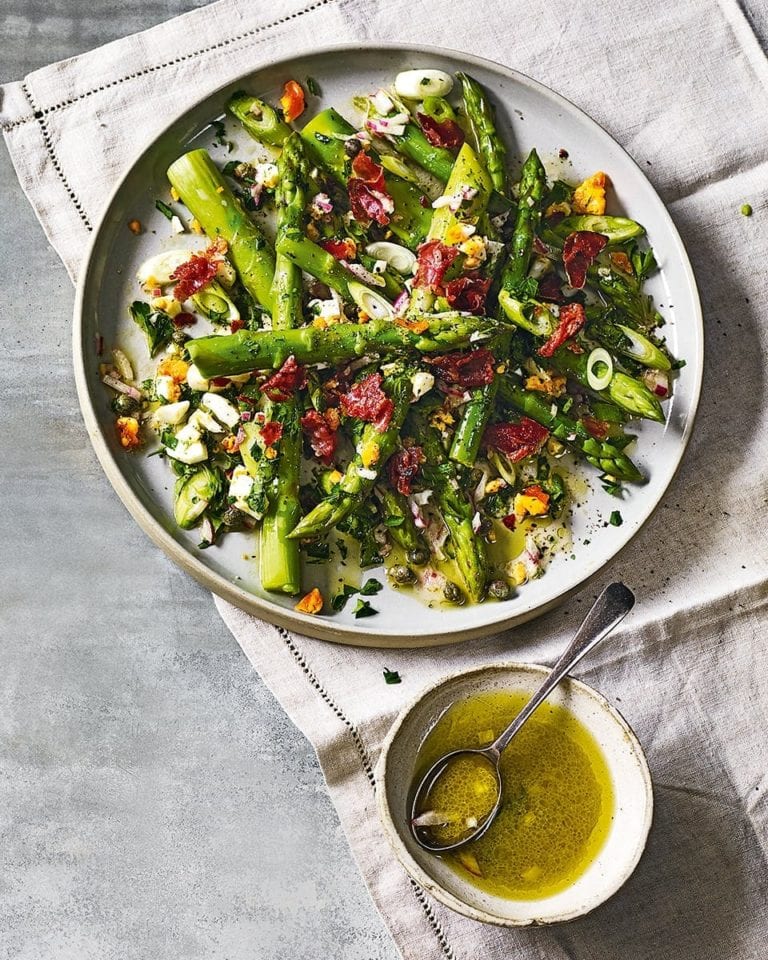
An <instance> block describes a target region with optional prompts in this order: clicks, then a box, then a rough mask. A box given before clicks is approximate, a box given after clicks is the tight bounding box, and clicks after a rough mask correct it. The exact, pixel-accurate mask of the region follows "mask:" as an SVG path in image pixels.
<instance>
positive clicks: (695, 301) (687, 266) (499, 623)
mask: <svg viewBox="0 0 768 960" xmlns="http://www.w3.org/2000/svg"><path fill="white" fill-rule="evenodd" d="M382 51H404V52H407V53H416V54H419V53H423V54H427V55H430V56H435V57H445V58H448V59H452V60H460V61H463V62H464V63H467V64H471V65H476V66H480V67H482V68H484V69H487V70H489V71H491V72H495V73H499V74H501V75H503V76H505V77H506V78H507V79H509V80H512V81H514V82H517V83H520V84H522V85H523V86H526V87H529V88H531V89H533V90H534V91H535V92H537V93H539V94H543V95H544V96H545V97H547V98H549V99H550V100H552V101H554V102H555V103H559V104H560V105H562V106H565V107H566V108H567V109H568V110H569V111H575V112H576V113H577V114H578V116H579V119H580V121H582V122H584V123H586V124H587V125H588V126H591V127H592V128H593V130H594V131H597V132H598V133H599V134H600V135H601V136H604V137H607V138H608V139H609V140H610V141H611V142H612V143H613V144H614V146H615V147H616V148H617V149H618V150H619V151H620V152H621V153H622V154H623V155H624V157H625V158H626V159H627V160H628V161H629V162H630V163H631V164H632V165H633V166H634V167H635V168H636V170H637V171H638V172H639V174H640V175H641V177H642V178H643V180H644V181H645V182H646V183H647V185H648V187H649V188H650V189H651V190H652V192H653V194H654V195H655V196H656V198H657V200H658V201H659V204H660V206H661V208H662V216H663V217H664V219H665V220H666V225H667V229H668V230H669V232H670V236H671V238H672V240H673V243H674V247H675V255H676V256H677V258H678V260H679V263H680V265H681V267H682V269H683V273H684V275H685V279H686V283H687V286H688V290H689V292H690V295H691V302H692V306H693V316H692V317H689V318H688V320H689V322H691V323H692V324H693V326H694V327H695V334H696V342H697V347H698V351H697V352H698V357H697V360H698V362H697V364H696V366H695V367H693V364H690V361H689V364H690V366H691V367H693V369H692V371H691V372H692V373H693V374H694V379H693V382H692V386H691V400H690V405H689V407H688V409H687V411H686V412H687V419H686V425H685V428H684V430H683V432H682V435H681V437H680V441H679V445H678V447H677V450H676V452H675V463H674V465H673V467H672V470H671V472H670V474H669V478H668V480H667V483H666V484H665V486H664V487H663V488H662V489H661V490H660V491H659V493H658V495H657V496H656V498H655V499H654V500H653V502H652V503H651V504H650V506H649V508H648V509H647V511H646V514H645V516H644V517H643V519H642V520H641V522H640V523H639V524H638V526H637V527H636V528H635V529H634V530H633V531H632V533H631V534H630V536H629V538H628V539H627V540H626V541H625V542H624V543H623V544H621V545H620V546H618V547H617V548H616V549H615V550H614V551H613V552H611V553H610V554H609V555H608V556H607V557H605V558H604V559H602V560H601V561H600V562H599V563H597V564H592V565H591V566H590V567H588V568H587V570H586V572H585V573H584V575H583V577H582V578H581V579H580V580H579V581H578V583H576V584H574V585H573V586H570V587H566V588H563V589H561V590H558V591H557V592H556V593H555V594H554V595H553V596H552V597H551V598H550V599H548V600H546V601H544V602H542V603H539V604H537V605H535V606H534V607H529V608H527V609H525V610H521V611H518V612H516V613H512V614H510V615H509V616H507V617H504V616H501V617H500V618H499V619H498V620H494V621H493V622H490V623H482V624H478V625H477V626H472V627H464V628H459V629H455V630H452V629H451V627H450V623H449V621H447V620H446V623H445V629H441V631H440V633H439V634H429V633H419V634H415V635H414V634H409V635H408V636H405V635H402V634H387V633H377V632H376V631H375V630H371V629H370V627H371V626H372V624H370V621H369V620H367V621H366V623H365V626H360V627H356V626H354V625H352V624H340V623H335V624H334V623H333V622H332V621H331V620H325V619H324V618H322V617H312V616H310V615H308V614H303V613H300V612H298V611H295V610H288V609H286V608H285V607H282V606H280V605H279V604H278V603H276V602H273V601H271V600H269V599H266V598H262V597H260V596H258V595H257V594H255V593H251V592H250V591H248V590H245V589H244V588H243V587H239V586H237V584H235V583H234V582H233V581H231V580H228V579H227V578H226V577H225V576H223V575H222V574H220V573H217V572H216V571H214V570H212V569H211V568H209V567H208V566H206V565H205V564H204V563H203V562H202V561H201V560H200V559H198V558H197V557H196V556H194V555H193V554H192V553H191V552H190V551H189V550H187V549H186V548H185V547H183V546H182V545H181V544H180V543H179V542H178V541H177V540H176V539H175V538H174V537H173V536H172V535H171V534H170V533H169V532H168V531H166V530H165V529H164V528H163V526H162V525H161V524H160V523H159V522H158V521H157V520H156V519H155V518H154V517H153V516H152V515H151V514H150V513H149V511H148V510H147V509H146V508H145V507H144V505H143V504H142V502H141V500H140V499H139V497H138V496H137V495H136V494H135V493H134V491H133V490H132V488H131V486H130V484H129V483H128V481H127V480H126V478H125V477H124V475H123V471H122V470H121V468H120V466H119V464H118V462H117V460H116V458H115V457H114V456H113V455H112V451H111V450H110V448H109V446H108V444H107V442H106V440H105V437H104V435H103V433H102V430H101V428H100V426H99V422H98V418H97V415H96V410H95V406H94V402H93V399H92V397H91V394H90V391H89V389H88V379H87V373H86V342H85V329H84V327H85V323H84V307H85V297H86V291H87V289H88V287H89V279H90V274H91V271H92V270H93V269H94V266H95V261H96V253H97V250H98V249H99V244H100V240H101V234H102V232H103V230H104V228H105V226H106V225H107V223H108V220H109V215H110V212H111V209H112V206H113V204H114V201H115V199H116V197H117V196H118V194H119V193H120V192H121V190H122V189H123V186H124V184H125V181H126V180H127V179H128V177H129V176H130V175H131V174H132V172H133V170H134V168H135V167H136V166H137V164H139V163H140V162H142V161H143V160H144V159H145V158H146V157H147V156H148V155H149V154H150V153H151V151H152V150H154V149H155V147H156V145H157V143H158V142H159V141H160V140H161V139H162V138H163V137H164V136H166V135H167V134H168V132H169V130H170V129H171V128H172V127H174V126H175V125H176V124H177V123H178V122H179V121H180V120H181V119H182V118H183V117H185V116H186V115H188V114H191V113H193V112H194V111H196V110H198V109H199V108H200V106H201V104H203V103H204V102H205V101H206V100H209V99H212V98H214V97H216V96H217V94H219V93H221V92H222V91H224V90H227V89H229V88H231V87H232V86H233V85H234V84H237V83H238V82H239V81H240V80H241V79H242V78H243V77H245V76H248V75H250V74H252V73H256V72H259V71H264V70H270V69H275V68H280V67H282V66H283V65H285V66H286V68H287V67H288V65H290V64H291V63H293V62H295V61H296V60H300V59H308V58H312V57H320V56H323V55H327V54H329V53H337V54H354V55H355V56H357V57H359V56H360V54H361V53H366V52H367V53H377V52H382ZM72 348H73V366H74V374H75V387H76V390H77V397H78V402H79V405H80V411H81V414H82V416H83V420H84V422H85V426H86V430H87V432H88V437H89V439H90V441H91V445H92V447H93V449H94V452H95V453H96V457H97V459H98V461H99V464H100V465H101V468H102V470H103V471H104V473H105V474H106V476H107V479H108V480H109V482H110V484H111V486H112V488H113V490H114V491H115V493H116V494H117V495H118V497H119V499H120V500H121V501H122V503H123V505H124V506H125V508H126V509H127V510H128V512H129V513H130V515H131V517H132V518H133V519H134V521H135V522H136V523H137V524H138V525H139V527H140V528H141V529H142V530H143V531H144V533H145V534H146V535H147V536H148V537H149V538H150V539H151V540H152V542H153V543H154V544H155V545H156V546H158V547H159V548H160V549H161V550H162V551H163V552H164V553H165V554H166V556H168V557H169V558H170V559H171V560H172V561H173V562H174V563H176V564H178V565H179V566H180V567H181V568H182V569H183V570H184V571H185V572H186V573H188V574H190V575H191V576H192V577H193V578H194V579H195V580H197V581H198V583H200V584H201V585H202V586H204V587H206V589H208V590H210V591H211V592H212V593H214V594H215V595H216V596H219V597H221V598H222V599H224V600H226V601H228V602H229V603H231V604H233V605H234V606H236V607H238V608H239V609H241V610H243V611H244V612H246V613H248V614H250V615H252V616H256V617H258V618H259V619H261V620H265V621H267V622H268V623H270V624H272V625H273V626H275V627H276V628H278V629H284V630H290V631H298V632H300V633H303V634H305V635H307V636H311V637H315V638H317V639H320V640H326V641H330V642H333V643H340V644H346V645H351V646H365V647H378V648H409V649H417V648H423V647H435V646H442V645H448V644H454V643H462V642H464V641H466V640H471V639H477V638H480V637H485V636H490V635H491V634H493V633H497V632H501V631H503V630H508V629H510V628H512V627H515V626H520V625H522V624H524V623H526V622H527V621H529V620H532V619H534V618H536V617H539V616H542V615H543V614H544V613H546V612H548V611H549V610H551V609H553V608H554V607H556V606H558V605H560V604H561V603H563V602H565V601H566V600H567V599H568V598H569V597H571V596H573V595H574V594H575V593H577V592H578V591H580V590H582V589H584V588H585V587H586V586H587V585H588V584H589V583H590V582H591V581H592V580H593V579H594V578H595V577H596V576H598V575H599V574H600V572H601V571H602V570H604V569H605V567H606V566H607V565H608V564H610V563H612V562H613V561H615V560H616V558H617V557H618V556H619V555H620V554H621V553H622V552H623V551H624V549H625V548H626V547H627V546H628V545H629V544H630V543H631V542H632V541H633V540H634V539H635V537H636V536H637V534H638V533H639V532H640V530H642V528H643V527H644V526H645V524H646V523H647V522H648V520H649V519H650V518H651V516H653V515H654V514H655V512H656V510H657V509H658V506H659V504H660V502H661V500H662V499H663V497H664V496H665V495H666V493H667V491H668V489H669V487H670V485H671V484H672V482H673V480H674V479H675V477H676V475H677V473H678V471H679V469H680V465H681V463H682V460H683V457H684V456H685V452H686V450H687V448H688V443H689V441H690V438H691V435H692V433H693V428H694V424H695V421H696V417H697V414H698V409H699V402H700V398H701V388H702V382H703V375H704V319H703V311H702V306H701V297H700V295H699V288H698V284H697V282H696V276H695V273H694V270H693V266H692V264H691V261H690V257H689V256H688V252H687V250H686V247H685V244H684V243H683V239H682V237H681V236H680V232H679V231H678V229H677V226H676V224H675V222H674V220H673V219H672V215H671V214H670V212H669V209H668V207H667V205H666V203H665V202H664V201H663V200H662V198H661V197H660V196H659V193H658V191H657V190H656V188H655V187H654V185H653V184H652V183H651V181H650V180H649V179H648V177H647V176H646V173H645V171H644V170H643V169H642V167H641V166H640V165H639V163H638V162H637V161H636V160H635V159H634V157H632V156H631V154H630V153H629V152H628V151H627V150H626V149H625V148H624V146H623V145H622V144H621V143H619V141H618V140H616V139H615V138H614V137H613V136H612V135H611V134H610V133H609V132H608V131H607V130H606V129H605V128H604V127H603V126H602V125H601V124H600V123H598V121H597V120H595V119H594V118H593V117H591V116H590V115H589V114H588V113H586V111H585V110H583V109H582V108H581V107H579V106H578V105H577V104H575V103H573V101H571V100H569V99H568V98H567V97H565V96H563V95H562V94H561V93H559V92H558V91H556V90H553V89H552V88H551V87H549V86H547V84H545V83H542V82H541V81H539V80H535V79H534V78H533V77H530V76H528V75H527V74H525V73H522V72H521V71H519V70H516V69H514V68H512V67H508V66H505V65H504V64H502V63H499V62H498V61H495V60H490V59H488V58H487V57H479V56H476V55H475V54H470V53H467V52H465V51H462V50H456V49H453V48H450V47H444V46H440V45H435V44H416V43H399V42H389V41H388V42H383V41H380V42H376V43H362V44H356V43H340V44H324V45H322V46H320V47H314V48H311V49H306V48H302V49H300V50H298V51H296V52H294V53H292V54H291V55H290V56H287V57H276V58H267V59H265V60H264V61H262V62H261V63H259V64H258V65H256V66H253V67H251V69H248V70H244V71H243V72H242V73H240V74H239V75H238V76H237V77H234V78H232V79H230V80H227V81H226V82H224V83H222V84H219V85H218V86H217V87H215V88H214V89H212V90H209V91H206V92H205V93H204V94H203V95H202V96H200V97H199V98H198V99H197V100H195V102H194V103H192V104H190V105H189V106H187V107H185V108H184V109H183V110H180V111H179V112H178V113H176V114H174V116H173V117H172V118H171V119H170V120H169V121H168V123H166V124H165V125H164V126H163V128H162V130H160V132H159V133H157V134H156V135H155V136H154V137H153V138H152V139H151V141H150V142H149V143H145V144H144V145H143V146H142V147H141V149H140V150H138V151H137V152H136V154H135V155H134V156H133V158H132V159H131V160H130V161H129V162H128V163H127V164H126V167H125V170H124V172H123V173H122V174H121V175H120V177H119V178H118V180H117V181H116V183H115V185H114V187H113V189H112V190H111V191H110V193H109V196H108V197H107V199H106V201H105V203H104V206H103V208H102V211H101V214H100V216H99V218H98V222H97V223H96V226H95V227H94V230H93V234H92V236H91V238H90V240H89V243H88V247H87V250H86V253H85V257H84V259H83V263H82V267H81V268H80V271H79V273H78V279H77V286H76V291H75V302H74V308H73V324H72ZM686 359H688V358H686Z"/></svg>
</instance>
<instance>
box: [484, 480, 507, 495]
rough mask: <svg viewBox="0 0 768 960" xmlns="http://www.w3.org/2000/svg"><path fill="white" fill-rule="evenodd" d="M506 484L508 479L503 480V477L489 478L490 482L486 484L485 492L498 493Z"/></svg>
mask: <svg viewBox="0 0 768 960" xmlns="http://www.w3.org/2000/svg"><path fill="white" fill-rule="evenodd" d="M506 485H507V482H506V480H502V479H501V477H496V479H495V480H489V481H488V483H487V484H486V485H485V492H486V494H488V493H498V492H499V490H501V489H503V488H504V487H506Z"/></svg>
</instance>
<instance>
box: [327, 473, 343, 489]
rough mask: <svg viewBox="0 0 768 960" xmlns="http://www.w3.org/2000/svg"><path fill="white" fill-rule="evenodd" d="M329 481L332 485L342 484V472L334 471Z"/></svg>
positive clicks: (329, 476) (329, 475)
mask: <svg viewBox="0 0 768 960" xmlns="http://www.w3.org/2000/svg"><path fill="white" fill-rule="evenodd" d="M328 479H329V481H330V482H331V483H332V484H334V485H335V484H337V483H341V480H342V473H341V471H340V470H334V471H333V472H332V473H330V474H328Z"/></svg>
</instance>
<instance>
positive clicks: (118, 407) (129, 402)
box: [112, 393, 141, 416]
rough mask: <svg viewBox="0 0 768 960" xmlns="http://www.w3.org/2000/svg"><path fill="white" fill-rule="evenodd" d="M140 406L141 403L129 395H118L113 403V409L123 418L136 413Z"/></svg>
mask: <svg viewBox="0 0 768 960" xmlns="http://www.w3.org/2000/svg"><path fill="white" fill-rule="evenodd" d="M140 406H141V404H140V403H139V401H138V400H135V399H134V398H133V397H129V396H128V394H127V393H118V395H117V396H116V397H115V399H114V400H113V401H112V409H113V410H114V411H115V413H119V414H120V415H121V416H126V415H127V414H131V413H136V411H137V410H138V409H139V407H140Z"/></svg>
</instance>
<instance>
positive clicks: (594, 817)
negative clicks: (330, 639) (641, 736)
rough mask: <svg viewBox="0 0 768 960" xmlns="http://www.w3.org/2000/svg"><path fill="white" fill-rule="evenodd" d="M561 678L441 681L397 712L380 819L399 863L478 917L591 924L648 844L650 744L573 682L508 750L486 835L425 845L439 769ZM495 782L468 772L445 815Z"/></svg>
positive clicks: (522, 671) (502, 669)
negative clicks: (425, 814) (421, 805)
mask: <svg viewBox="0 0 768 960" xmlns="http://www.w3.org/2000/svg"><path fill="white" fill-rule="evenodd" d="M548 672H549V671H548V668H545V667H540V666H535V665H533V664H520V663H509V664H501V665H497V666H490V667H483V668H481V669H479V670H473V671H470V672H466V673H460V674H456V675H454V676H451V677H448V678H447V679H445V680H442V681H440V682H439V683H438V684H437V685H435V686H433V687H430V688H429V689H428V690H427V691H426V692H424V693H423V694H422V695H421V696H420V697H419V699H418V700H417V701H416V702H415V703H414V704H412V705H411V706H410V707H408V708H407V709H406V710H404V711H403V713H401V715H400V716H399V717H398V719H397V720H396V722H395V724H394V726H393V727H392V730H391V731H390V733H389V735H388V737H387V739H386V741H385V743H384V748H383V750H382V754H381V758H380V760H379V763H378V766H377V769H376V778H377V784H378V806H379V814H380V817H381V820H382V823H383V825H384V830H385V832H386V834H387V838H388V839H389V842H390V843H391V845H392V848H393V849H394V852H395V854H396V855H397V857H398V859H399V860H400V862H401V863H402V864H403V866H404V867H405V869H406V870H407V871H408V873H409V874H410V875H411V877H413V879H414V880H416V881H417V882H418V883H419V884H420V885H421V886H422V887H424V889H426V890H428V891H429V892H430V893H431V894H432V895H433V896H434V897H435V898H436V899H437V900H440V901H441V902H442V903H444V904H446V906H448V907H451V908H452V909H453V910H456V911H457V912H458V913H461V914H464V916H467V917H470V918H471V919H473V920H479V921H482V922H486V923H496V924H501V925H503V926H527V925H530V924H547V923H559V922H563V921H566V920H573V919H575V918H576V917H580V916H583V915H584V914H586V913H588V912H589V911H590V910H593V909H594V908H595V907H597V906H599V904H601V903H603V902H604V901H605V900H607V899H608V897H610V896H611V895H612V894H614V893H615V892H616V891H617V890H618V889H619V888H620V887H621V886H622V884H623V883H624V882H625V881H626V880H627V879H628V878H629V876H630V875H631V874H632V871H633V870H634V869H635V867H636V866H637V863H638V861H639V860H640V857H641V855H642V852H643V849H644V848H645V842H646V839H647V836H648V831H649V830H650V826H651V820H652V816H653V788H652V786H651V777H650V773H649V770H648V764H647V762H646V759H645V755H644V754H643V750H642V747H641V746H640V743H639V742H638V740H637V737H636V736H635V734H634V733H633V732H632V730H631V728H630V727H629V725H628V724H627V722H626V721H625V720H624V718H623V717H622V716H621V714H619V712H618V711H617V710H615V709H614V708H613V707H612V706H611V705H610V704H609V703H608V702H607V700H605V699H604V698H603V697H602V696H600V694H599V693H597V692H596V691H595V690H593V689H592V688H591V687H588V686H587V685H586V684H585V683H581V682H580V681H578V680H573V679H570V678H569V679H566V680H565V681H563V682H562V683H561V684H560V686H559V687H557V689H556V690H554V691H553V693H551V694H550V696H549V698H548V699H547V701H545V703H544V704H542V706H541V707H539V709H538V710H537V711H536V712H535V713H534V714H533V716H532V717H531V718H530V719H529V720H528V722H527V723H526V724H525V726H524V727H523V728H522V729H521V730H520V732H519V733H518V734H517V736H516V737H515V738H514V739H513V740H512V742H511V743H510V745H509V746H508V747H507V749H506V750H505V751H504V753H503V754H502V757H501V778H502V784H503V787H502V802H501V807H500V810H499V813H498V815H497V817H496V819H495V820H494V822H493V823H492V824H491V826H490V827H489V829H488V830H487V832H486V833H485V834H483V836H482V837H480V838H479V839H477V840H474V841H471V842H470V843H467V844H466V845H465V846H463V847H460V848H458V849H457V850H455V851H451V852H446V853H442V854H440V855H437V854H434V853H430V852H429V851H427V850H425V849H423V848H422V847H421V846H419V844H418V843H417V842H416V840H415V839H414V837H413V835H412V833H411V829H410V816H411V806H412V802H413V792H414V790H415V787H416V785H417V784H418V782H419V781H420V780H421V778H422V776H423V775H424V774H425V773H426V771H427V770H428V769H429V768H430V767H431V766H432V764H433V763H435V761H437V760H438V759H439V758H440V757H442V756H444V755H445V754H446V753H449V752H450V751H452V750H458V749H462V748H467V747H470V748H471V747H484V746H487V745H488V744H489V743H491V742H493V740H494V739H495V738H496V737H497V736H498V735H499V733H500V732H501V731H502V730H503V729H504V727H506V726H507V724H508V723H510V721H511V720H513V719H514V717H515V716H516V715H517V714H518V713H519V711H520V709H521V708H522V707H523V705H524V704H525V703H526V702H527V700H528V699H529V698H530V696H531V695H532V694H533V693H534V692H535V690H536V688H537V687H538V686H539V685H540V684H541V682H542V680H543V679H544V677H545V675H546V674H547V673H548ZM486 786H487V784H485V782H484V781H483V779H482V777H478V775H477V771H476V770H474V768H473V765H472V764H467V765H466V766H465V767H463V768H462V770H461V771H460V773H459V775H458V776H454V777H451V778H449V779H447V780H446V784H445V789H443V790H442V792H441V793H440V794H439V795H436V796H432V797H431V801H430V804H431V806H433V807H434V816H435V817H436V818H437V819H440V818H444V819H446V820H448V821H455V819H456V817H466V816H471V811H472V806H473V803H474V802H475V797H476V796H477V802H478V804H479V805H480V806H482V804H483V797H482V796H481V794H482V791H483V790H484V789H485V787H486ZM438 807H439V808H440V809H438ZM430 815H432V812H431V811H430Z"/></svg>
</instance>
